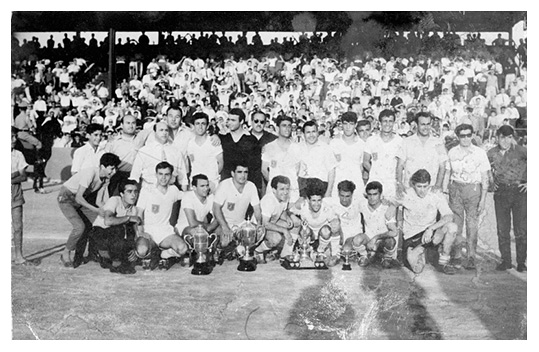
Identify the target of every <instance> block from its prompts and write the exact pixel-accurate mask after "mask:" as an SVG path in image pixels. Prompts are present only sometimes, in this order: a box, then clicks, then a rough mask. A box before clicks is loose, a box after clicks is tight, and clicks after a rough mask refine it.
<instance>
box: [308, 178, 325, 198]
mask: <svg viewBox="0 0 539 352" xmlns="http://www.w3.org/2000/svg"><path fill="white" fill-rule="evenodd" d="M326 188H327V187H326V185H324V182H323V181H322V180H320V179H317V178H311V179H309V180H308V181H307V188H306V190H305V194H306V195H307V198H309V199H310V198H311V197H312V196H321V197H322V198H323V197H324V195H325V193H326Z"/></svg>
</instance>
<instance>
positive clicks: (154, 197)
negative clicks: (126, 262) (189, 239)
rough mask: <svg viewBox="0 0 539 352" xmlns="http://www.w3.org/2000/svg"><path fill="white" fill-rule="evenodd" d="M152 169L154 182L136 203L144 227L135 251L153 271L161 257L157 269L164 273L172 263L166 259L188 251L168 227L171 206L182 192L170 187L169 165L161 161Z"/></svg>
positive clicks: (141, 193) (170, 166) (179, 197)
mask: <svg viewBox="0 0 539 352" xmlns="http://www.w3.org/2000/svg"><path fill="white" fill-rule="evenodd" d="M154 170H155V178H156V183H155V184H151V185H149V186H147V187H145V188H142V190H141V192H140V197H139V200H138V202H137V207H138V208H140V210H141V212H142V219H143V226H142V228H141V233H140V237H139V238H137V242H136V249H135V251H136V255H137V257H139V258H142V259H148V258H150V260H151V262H152V263H151V264H150V268H155V266H156V265H155V263H156V262H157V261H158V260H159V257H160V258H161V260H159V268H160V269H166V270H167V269H169V268H170V266H171V265H172V264H173V261H169V260H168V258H171V257H176V258H179V257H181V256H182V255H183V254H184V253H185V252H187V245H186V244H185V242H184V241H183V240H182V239H181V237H180V236H179V235H178V234H176V233H175V231H174V228H173V227H172V225H171V224H170V217H171V215H172V208H173V205H174V203H176V202H177V201H179V200H181V199H182V197H183V192H181V191H179V190H178V188H176V187H173V186H170V183H171V182H170V181H171V178H172V175H173V171H174V167H173V166H172V165H171V164H169V163H168V162H166V161H163V162H160V163H158V164H157V165H156V166H155V169H154Z"/></svg>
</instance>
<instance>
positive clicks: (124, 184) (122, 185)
mask: <svg viewBox="0 0 539 352" xmlns="http://www.w3.org/2000/svg"><path fill="white" fill-rule="evenodd" d="M129 185H133V186H135V187H137V189H138V188H139V184H138V182H137V181H135V180H132V179H129V178H128V179H126V180H122V181H121V182H120V184H119V185H118V192H120V193H124V191H125V187H127V186H129Z"/></svg>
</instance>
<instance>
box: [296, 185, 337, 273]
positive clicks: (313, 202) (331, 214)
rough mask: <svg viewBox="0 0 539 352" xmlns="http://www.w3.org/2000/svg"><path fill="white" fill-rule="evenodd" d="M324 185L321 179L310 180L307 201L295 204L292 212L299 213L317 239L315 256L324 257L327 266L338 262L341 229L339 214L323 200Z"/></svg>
mask: <svg viewBox="0 0 539 352" xmlns="http://www.w3.org/2000/svg"><path fill="white" fill-rule="evenodd" d="M324 194H325V187H324V184H323V182H322V181H319V180H312V181H311V183H310V184H308V186H307V189H306V195H307V202H306V203H303V204H301V205H300V204H296V206H295V207H294V208H292V212H293V213H294V214H296V215H299V216H300V217H301V219H302V220H303V221H306V222H307V226H308V227H309V229H310V230H312V232H313V234H314V237H315V239H317V240H318V247H317V248H316V256H317V257H318V258H324V262H325V263H326V265H327V266H334V265H336V264H337V263H338V261H339V258H338V257H337V253H338V252H339V247H340V243H341V242H342V231H341V225H340V221H339V216H338V215H337V214H336V213H335V211H333V209H332V208H331V207H330V206H329V205H328V204H327V203H325V202H324V200H323V198H324Z"/></svg>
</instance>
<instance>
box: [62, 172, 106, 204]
mask: <svg viewBox="0 0 539 352" xmlns="http://www.w3.org/2000/svg"><path fill="white" fill-rule="evenodd" d="M104 183H105V181H104V180H103V179H101V177H100V176H99V168H98V167H90V168H86V169H82V170H80V171H79V172H77V173H76V174H75V175H73V176H71V178H69V180H67V181H66V182H65V183H64V185H63V186H64V187H65V188H67V190H68V191H70V192H71V193H73V194H77V191H78V190H79V186H82V187H84V188H86V191H85V192H84V196H86V195H88V194H90V193H93V192H96V191H98V190H100V189H101V187H102V186H103V184H104ZM105 189H106V187H105ZM105 198H107V197H103V198H102V199H101V200H102V201H104V200H105ZM99 203H100V202H99V201H98V202H97V205H98V206H99V205H103V204H99Z"/></svg>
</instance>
